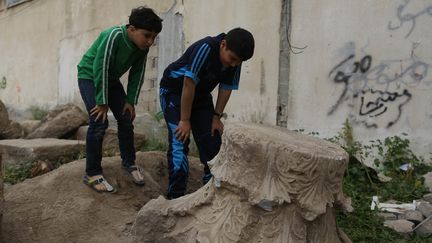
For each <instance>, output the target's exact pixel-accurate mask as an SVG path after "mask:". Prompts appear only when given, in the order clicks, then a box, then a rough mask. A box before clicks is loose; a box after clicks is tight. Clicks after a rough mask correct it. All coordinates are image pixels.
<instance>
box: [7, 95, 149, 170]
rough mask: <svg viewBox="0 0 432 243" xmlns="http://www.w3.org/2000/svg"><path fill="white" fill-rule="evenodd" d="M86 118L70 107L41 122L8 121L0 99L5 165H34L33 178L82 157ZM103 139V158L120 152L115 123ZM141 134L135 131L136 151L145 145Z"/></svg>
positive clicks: (56, 108) (56, 110) (62, 106)
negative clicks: (30, 162) (27, 163)
mask: <svg viewBox="0 0 432 243" xmlns="http://www.w3.org/2000/svg"><path fill="white" fill-rule="evenodd" d="M87 123H88V115H87V113H85V112H84V111H83V110H82V109H81V108H79V107H78V106H76V105H73V104H66V105H60V106H57V107H55V108H53V109H51V110H50V111H48V112H47V114H46V115H45V116H44V117H43V118H42V120H23V119H19V121H13V120H10V117H9V114H8V111H7V109H6V106H5V105H4V104H3V102H2V101H1V100H0V153H1V154H2V155H3V164H5V165H6V166H10V165H19V164H22V163H25V162H28V161H32V162H34V164H35V165H34V168H33V169H32V177H34V176H37V175H41V174H44V173H46V172H48V171H50V170H52V169H53V168H55V167H56V165H57V166H58V165H59V164H63V163H66V162H70V161H73V160H76V159H78V158H81V157H82V156H83V155H84V151H85V140H86V133H87V129H88V126H87ZM111 123H112V125H114V126H111V127H109V128H108V129H107V131H106V133H105V137H104V145H103V149H104V156H112V155H117V154H118V153H119V149H118V148H119V146H118V139H117V129H116V127H115V123H113V122H111ZM145 141H146V137H145V136H144V134H142V133H139V132H135V146H136V148H137V150H139V149H140V148H142V147H143V146H144V144H145Z"/></svg>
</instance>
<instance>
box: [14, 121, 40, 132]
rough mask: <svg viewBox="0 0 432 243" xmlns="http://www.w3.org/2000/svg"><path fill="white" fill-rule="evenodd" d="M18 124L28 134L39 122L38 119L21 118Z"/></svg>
mask: <svg viewBox="0 0 432 243" xmlns="http://www.w3.org/2000/svg"><path fill="white" fill-rule="evenodd" d="M19 124H20V125H21V127H22V128H23V130H24V132H25V134H30V133H32V132H33V131H34V130H36V128H37V127H38V126H39V125H40V124H41V121H39V120H23V121H20V122H19Z"/></svg>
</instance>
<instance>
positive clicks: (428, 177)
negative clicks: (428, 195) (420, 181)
mask: <svg viewBox="0 0 432 243" xmlns="http://www.w3.org/2000/svg"><path fill="white" fill-rule="evenodd" d="M423 177H424V179H425V181H424V185H425V187H426V188H428V189H429V191H430V192H432V172H428V173H427V174H425V175H423Z"/></svg>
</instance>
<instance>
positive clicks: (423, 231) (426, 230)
mask: <svg viewBox="0 0 432 243" xmlns="http://www.w3.org/2000/svg"><path fill="white" fill-rule="evenodd" d="M415 232H416V234H419V235H421V236H431V235H432V217H429V218H427V219H425V221H424V222H422V225H421V226H420V227H418V228H417V229H416V231H415Z"/></svg>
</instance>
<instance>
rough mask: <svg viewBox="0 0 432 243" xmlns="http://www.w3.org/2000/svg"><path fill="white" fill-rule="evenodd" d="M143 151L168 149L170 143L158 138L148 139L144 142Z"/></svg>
mask: <svg viewBox="0 0 432 243" xmlns="http://www.w3.org/2000/svg"><path fill="white" fill-rule="evenodd" d="M141 150H142V151H167V150H168V143H166V142H162V141H160V140H158V139H148V140H146V142H145V143H144V147H143V148H142V149H141Z"/></svg>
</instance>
